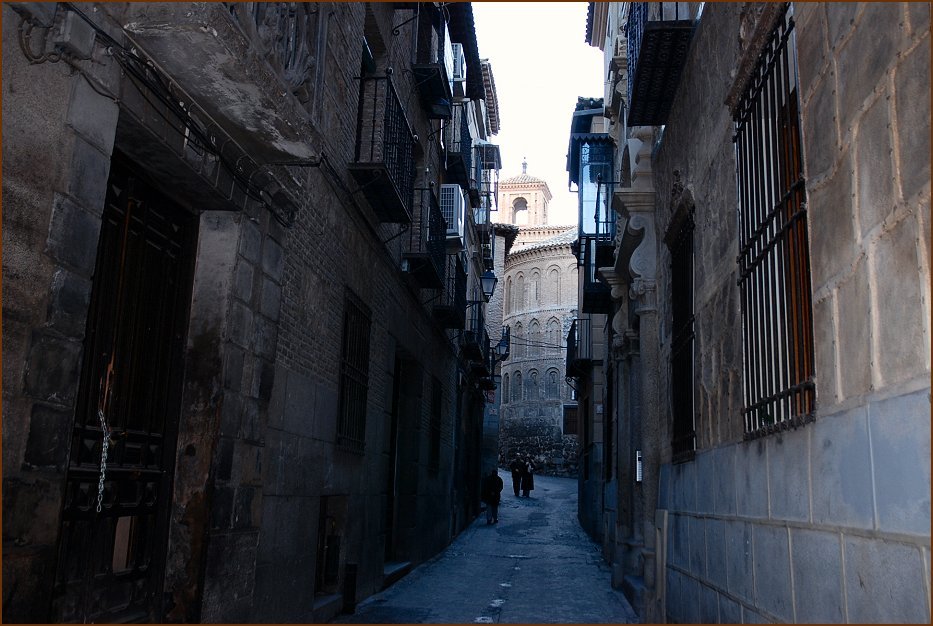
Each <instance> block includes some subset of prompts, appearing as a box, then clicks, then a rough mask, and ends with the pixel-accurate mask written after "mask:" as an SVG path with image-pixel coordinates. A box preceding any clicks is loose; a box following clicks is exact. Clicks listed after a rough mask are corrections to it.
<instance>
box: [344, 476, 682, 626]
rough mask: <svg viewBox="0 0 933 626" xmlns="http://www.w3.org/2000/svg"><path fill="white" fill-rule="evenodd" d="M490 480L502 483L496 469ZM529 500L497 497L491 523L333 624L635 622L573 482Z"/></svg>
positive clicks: (538, 490)
mask: <svg viewBox="0 0 933 626" xmlns="http://www.w3.org/2000/svg"><path fill="white" fill-rule="evenodd" d="M500 476H501V477H502V478H503V479H507V478H508V476H507V474H506V472H504V471H500ZM532 493H533V494H534V495H533V496H532V497H531V498H527V499H526V498H516V497H514V496H513V495H512V494H511V493H510V492H509V491H508V490H507V489H506V490H505V491H504V492H503V498H502V504H501V505H500V509H499V523H498V524H494V525H487V524H486V520H485V516H480V517H479V518H478V519H477V520H476V521H475V522H474V523H473V524H472V525H471V526H469V527H468V528H467V529H466V530H465V531H464V532H463V533H461V534H460V535H459V536H458V537H457V538H456V539H455V540H454V541H453V543H451V545H450V546H449V547H448V548H447V550H446V551H444V552H442V553H441V554H439V555H437V556H436V557H434V558H433V559H431V560H429V561H427V562H426V563H424V564H422V565H421V566H419V567H418V568H416V569H414V570H413V571H412V572H411V573H410V574H408V575H407V576H405V577H404V578H402V579H401V580H400V581H399V582H397V583H395V584H394V585H392V586H391V587H389V588H388V589H386V590H385V591H383V592H381V593H378V594H376V595H374V596H371V597H369V598H367V599H366V600H365V601H363V602H362V603H360V604H359V605H358V606H357V607H356V612H355V613H354V614H353V615H343V616H340V617H339V618H337V619H336V620H335V622H336V623H354V624H382V623H525V624H528V623H591V624H606V623H615V624H618V623H633V622H634V621H637V618H636V616H635V613H634V611H632V608H631V606H630V605H629V603H628V602H627V601H626V599H625V597H624V596H623V595H622V593H621V592H619V591H615V590H613V589H612V587H611V586H610V578H611V572H610V571H609V568H608V567H607V566H606V565H605V564H604V562H603V560H602V557H601V556H600V553H599V546H598V545H597V544H595V543H594V542H592V541H591V540H590V539H589V537H588V536H587V535H586V533H585V532H584V531H583V529H582V528H581V527H580V525H579V523H578V521H577V516H576V507H577V481H576V480H575V479H571V478H556V477H551V476H537V477H535V490H534V491H533V492H532ZM695 613H696V611H694V613H692V614H691V615H695Z"/></svg>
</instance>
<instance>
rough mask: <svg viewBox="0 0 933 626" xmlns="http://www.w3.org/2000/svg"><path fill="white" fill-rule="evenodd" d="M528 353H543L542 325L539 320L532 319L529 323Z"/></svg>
mask: <svg viewBox="0 0 933 626" xmlns="http://www.w3.org/2000/svg"><path fill="white" fill-rule="evenodd" d="M527 343H528V344H529V346H528V355H529V356H531V355H535V354H541V348H540V344H541V325H540V324H538V320H531V324H529V325H528V342H527Z"/></svg>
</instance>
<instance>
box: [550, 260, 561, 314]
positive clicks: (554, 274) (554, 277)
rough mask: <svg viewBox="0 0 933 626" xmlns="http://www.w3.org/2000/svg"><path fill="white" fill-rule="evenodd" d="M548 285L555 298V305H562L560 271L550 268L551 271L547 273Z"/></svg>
mask: <svg viewBox="0 0 933 626" xmlns="http://www.w3.org/2000/svg"><path fill="white" fill-rule="evenodd" d="M548 283H549V284H550V285H551V290H552V291H553V293H554V295H555V297H556V298H557V301H556V302H557V304H558V305H560V304H562V303H563V300H562V299H561V295H562V294H561V292H560V270H559V269H557V268H556V267H554V268H551V270H550V271H549V272H548Z"/></svg>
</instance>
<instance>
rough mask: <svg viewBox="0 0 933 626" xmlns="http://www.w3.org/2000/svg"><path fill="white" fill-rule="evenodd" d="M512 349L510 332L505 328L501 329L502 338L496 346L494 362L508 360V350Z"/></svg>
mask: <svg viewBox="0 0 933 626" xmlns="http://www.w3.org/2000/svg"><path fill="white" fill-rule="evenodd" d="M511 347H512V331H511V329H510V328H509V327H508V326H506V327H505V328H503V329H502V338H501V339H500V340H499V343H497V344H496V356H495V359H496V361H497V362H498V361H504V360H506V359H507V358H509V350H510V349H511Z"/></svg>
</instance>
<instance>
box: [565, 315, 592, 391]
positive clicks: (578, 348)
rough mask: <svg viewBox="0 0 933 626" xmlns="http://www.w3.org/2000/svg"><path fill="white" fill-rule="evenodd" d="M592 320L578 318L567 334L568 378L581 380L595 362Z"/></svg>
mask: <svg viewBox="0 0 933 626" xmlns="http://www.w3.org/2000/svg"><path fill="white" fill-rule="evenodd" d="M592 350H593V345H592V336H591V335H590V320H589V318H585V317H578V318H577V319H575V320H573V322H572V323H571V324H570V331H569V332H568V333H567V364H566V365H567V376H568V377H571V378H580V377H581V376H584V375H586V373H587V372H588V371H589V368H590V365H591V363H592V360H593V352H592Z"/></svg>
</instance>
